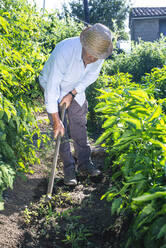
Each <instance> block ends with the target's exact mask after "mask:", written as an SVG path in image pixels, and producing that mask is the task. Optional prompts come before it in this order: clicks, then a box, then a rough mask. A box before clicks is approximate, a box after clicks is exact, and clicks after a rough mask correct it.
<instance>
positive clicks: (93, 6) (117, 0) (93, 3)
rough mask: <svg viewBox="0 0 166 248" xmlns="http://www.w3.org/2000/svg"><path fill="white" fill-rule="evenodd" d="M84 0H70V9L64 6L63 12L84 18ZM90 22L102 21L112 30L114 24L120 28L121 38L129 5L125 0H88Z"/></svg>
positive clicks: (123, 34) (123, 35)
mask: <svg viewBox="0 0 166 248" xmlns="http://www.w3.org/2000/svg"><path fill="white" fill-rule="evenodd" d="M83 3H84V1H83V0H72V1H71V2H70V3H69V6H70V10H69V9H68V8H67V7H66V6H64V7H65V8H63V10H64V12H65V13H66V11H68V12H69V13H70V14H71V15H72V16H73V17H77V18H79V19H81V20H84V4H83ZM88 5H89V17H90V24H94V23H98V22H100V23H102V24H105V25H106V26H108V27H109V28H110V29H111V30H112V31H113V32H114V31H116V30H115V26H116V27H118V30H122V31H123V32H121V38H124V37H125V33H124V28H125V19H126V15H127V13H128V12H129V6H128V5H127V4H126V1H125V0H89V1H88ZM115 24H116V25H115Z"/></svg>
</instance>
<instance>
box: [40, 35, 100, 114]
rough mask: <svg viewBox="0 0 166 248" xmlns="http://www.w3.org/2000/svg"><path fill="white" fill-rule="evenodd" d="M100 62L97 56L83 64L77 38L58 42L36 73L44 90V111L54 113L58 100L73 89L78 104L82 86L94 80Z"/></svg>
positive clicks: (83, 92)
mask: <svg viewBox="0 0 166 248" xmlns="http://www.w3.org/2000/svg"><path fill="white" fill-rule="evenodd" d="M103 62H104V60H103V59H99V60H97V61H96V62H94V63H91V64H88V65H87V66H86V67H85V66H84V63H83V60H82V45H81V42H80V38H79V37H73V38H69V39H65V40H63V41H61V42H60V43H58V44H57V45H56V47H55V48H54V50H53V52H52V53H51V55H50V57H49V59H48V61H47V62H46V63H45V65H44V68H43V70H42V71H41V74H40V76H39V81H40V84H41V86H42V87H43V88H44V90H45V92H44V96H45V104H46V109H47V112H48V113H56V112H58V103H59V102H60V101H61V100H62V98H63V97H64V96H65V95H66V94H68V93H69V91H72V90H73V89H75V90H76V91H77V95H76V97H75V100H76V101H77V102H78V104H79V105H80V106H82V105H83V103H84V101H85V89H86V88H87V87H88V86H89V85H90V84H92V83H93V82H95V81H96V79H97V77H98V75H99V73H100V70H101V67H102V64H103Z"/></svg>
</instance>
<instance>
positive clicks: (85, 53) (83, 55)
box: [82, 48, 98, 65]
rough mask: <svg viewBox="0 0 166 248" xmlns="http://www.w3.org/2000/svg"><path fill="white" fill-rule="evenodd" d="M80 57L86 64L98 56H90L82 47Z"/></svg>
mask: <svg viewBox="0 0 166 248" xmlns="http://www.w3.org/2000/svg"><path fill="white" fill-rule="evenodd" d="M82 59H83V61H84V64H86V65H87V64H91V63H94V62H96V61H97V60H98V58H95V57H94V56H92V55H90V54H89V53H87V51H86V50H85V48H82Z"/></svg>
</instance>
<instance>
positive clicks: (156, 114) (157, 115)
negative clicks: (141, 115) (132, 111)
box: [147, 105, 162, 122]
mask: <svg viewBox="0 0 166 248" xmlns="http://www.w3.org/2000/svg"><path fill="white" fill-rule="evenodd" d="M161 114H162V108H161V106H160V105H159V106H157V108H156V109H155V111H154V112H153V113H152V114H151V116H150V117H149V118H148V119H147V121H149V122H151V121H153V120H154V119H156V118H158V117H159V116H160V115H161Z"/></svg>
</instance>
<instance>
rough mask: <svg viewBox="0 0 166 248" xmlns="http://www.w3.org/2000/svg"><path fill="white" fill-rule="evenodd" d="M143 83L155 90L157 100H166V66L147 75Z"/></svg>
mask: <svg viewBox="0 0 166 248" xmlns="http://www.w3.org/2000/svg"><path fill="white" fill-rule="evenodd" d="M142 83H143V84H145V85H147V86H148V87H150V88H152V89H153V92H154V96H155V98H157V99H163V98H166V66H163V68H161V69H159V68H154V69H152V72H151V74H148V73H146V76H145V77H143V78H142Z"/></svg>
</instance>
